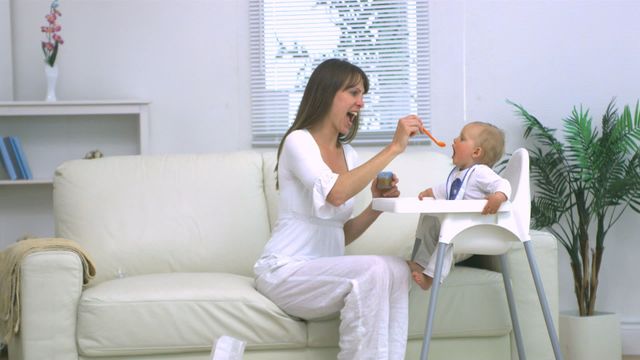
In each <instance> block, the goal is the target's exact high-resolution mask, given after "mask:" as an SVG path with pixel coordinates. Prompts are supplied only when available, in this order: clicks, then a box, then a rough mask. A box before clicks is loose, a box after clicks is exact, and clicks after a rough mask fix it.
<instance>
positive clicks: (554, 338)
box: [523, 240, 563, 360]
mask: <svg viewBox="0 0 640 360" xmlns="http://www.w3.org/2000/svg"><path fill="white" fill-rule="evenodd" d="M523 244H524V250H525V251H526V253H527V259H528V260H529V267H530V268H531V276H533V282H534V283H535V285H536V290H537V291H538V299H539V300H540V306H541V307H542V315H544V321H545V323H546V324H547V331H548V332H549V338H550V339H551V346H552V347H553V353H554V355H555V357H556V360H562V359H563V357H562V352H561V351H560V344H559V343H558V334H557V333H556V328H555V326H554V325H553V318H552V317H551V310H549V302H548V301H547V296H546V294H545V293H544V287H543V286H542V280H541V279H540V272H539V271H538V263H537V262H536V258H535V255H534V254H533V248H532V246H531V240H529V241H524V242H523Z"/></svg>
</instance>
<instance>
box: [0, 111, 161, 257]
mask: <svg viewBox="0 0 640 360" xmlns="http://www.w3.org/2000/svg"><path fill="white" fill-rule="evenodd" d="M9 135H12V136H17V137H18V138H19V139H20V141H21V143H22V147H23V150H24V152H25V155H26V157H27V162H28V163H29V166H30V168H31V172H32V174H33V178H34V179H33V180H8V179H7V177H6V174H4V169H2V170H1V171H0V174H2V175H5V176H4V177H0V250H1V249H3V248H5V247H6V246H8V245H9V244H11V243H12V242H14V241H15V240H16V239H17V238H20V237H22V236H24V235H32V236H51V235H53V233H54V229H53V204H52V196H51V194H52V187H51V184H52V179H53V173H54V171H55V168H56V167H58V165H60V164H61V163H62V162H64V161H66V160H71V159H81V158H83V157H84V156H85V154H86V153H87V152H89V151H92V150H96V149H98V150H100V151H101V152H102V153H103V154H104V155H105V156H117V155H136V154H145V153H148V138H149V102H147V101H138V100H123V101H55V102H44V101H19V102H0V136H3V137H4V136H9ZM0 167H1V166H0Z"/></svg>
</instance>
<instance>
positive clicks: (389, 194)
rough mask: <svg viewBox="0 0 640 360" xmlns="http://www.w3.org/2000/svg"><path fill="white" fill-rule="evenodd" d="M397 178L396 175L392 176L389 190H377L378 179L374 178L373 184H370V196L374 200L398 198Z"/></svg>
mask: <svg viewBox="0 0 640 360" xmlns="http://www.w3.org/2000/svg"><path fill="white" fill-rule="evenodd" d="M398 181H399V180H398V177H397V176H396V174H393V178H392V179H391V188H389V189H378V178H377V177H375V178H374V179H373V182H372V183H371V195H372V196H373V197H374V198H378V197H385V198H394V197H398V196H400V190H399V189H398Z"/></svg>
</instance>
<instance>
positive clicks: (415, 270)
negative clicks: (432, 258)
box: [407, 261, 433, 290]
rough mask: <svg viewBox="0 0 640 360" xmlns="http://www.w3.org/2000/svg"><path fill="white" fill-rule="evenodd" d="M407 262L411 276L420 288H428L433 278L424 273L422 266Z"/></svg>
mask: <svg viewBox="0 0 640 360" xmlns="http://www.w3.org/2000/svg"><path fill="white" fill-rule="evenodd" d="M407 264H409V269H411V277H412V278H413V281H415V283H416V284H418V286H420V288H421V289H422V290H429V289H430V288H431V284H433V278H432V277H431V276H428V275H426V274H424V273H423V271H424V268H423V267H422V266H420V265H419V264H418V263H416V262H413V261H407Z"/></svg>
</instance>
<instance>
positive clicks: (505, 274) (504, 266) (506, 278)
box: [500, 254, 527, 360]
mask: <svg viewBox="0 0 640 360" xmlns="http://www.w3.org/2000/svg"><path fill="white" fill-rule="evenodd" d="M500 269H501V270H502V281H503V282H504V290H505V292H506V293H507V303H509V315H511V323H512V324H513V335H514V337H515V339H516V348H517V349H518V359H519V360H526V358H527V357H526V355H525V352H524V345H523V341H522V332H521V331H520V321H518V311H517V309H516V301H515V298H514V297H513V287H512V286H511V275H510V273H509V264H508V263H507V256H506V255H504V254H502V255H500Z"/></svg>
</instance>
